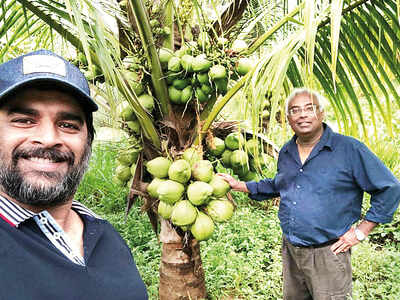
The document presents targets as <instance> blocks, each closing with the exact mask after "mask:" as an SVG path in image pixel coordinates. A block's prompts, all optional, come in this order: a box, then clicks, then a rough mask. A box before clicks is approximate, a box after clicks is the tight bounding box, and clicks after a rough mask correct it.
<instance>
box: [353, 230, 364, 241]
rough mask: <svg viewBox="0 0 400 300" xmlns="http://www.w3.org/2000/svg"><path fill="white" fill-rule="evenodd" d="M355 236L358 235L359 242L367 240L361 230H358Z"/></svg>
mask: <svg viewBox="0 0 400 300" xmlns="http://www.w3.org/2000/svg"><path fill="white" fill-rule="evenodd" d="M355 234H356V238H357V240H359V241H362V240H363V239H365V235H364V233H362V232H361V231H360V230H358V229H356V230H355Z"/></svg>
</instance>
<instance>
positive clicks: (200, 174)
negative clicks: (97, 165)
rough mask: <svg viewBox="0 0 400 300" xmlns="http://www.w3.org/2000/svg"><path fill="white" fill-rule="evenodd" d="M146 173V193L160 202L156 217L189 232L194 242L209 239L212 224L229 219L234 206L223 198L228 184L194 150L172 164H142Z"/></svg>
mask: <svg viewBox="0 0 400 300" xmlns="http://www.w3.org/2000/svg"><path fill="white" fill-rule="evenodd" d="M146 169H147V171H148V172H149V173H150V174H151V175H152V176H153V180H152V181H151V182H150V184H149V185H148V186H147V192H148V193H149V195H150V196H151V197H153V198H157V199H158V200H160V201H159V205H158V214H159V215H160V216H161V217H162V218H164V219H168V220H170V221H171V222H172V224H174V225H175V226H177V227H179V228H181V229H182V230H183V231H190V232H191V234H192V235H193V236H194V238H195V239H197V240H198V241H203V240H207V239H208V238H210V237H211V236H212V234H213V232H214V229H215V223H216V222H217V223H218V222H225V221H227V220H229V219H230V218H231V217H232V215H233V211H234V206H233V204H232V202H231V201H229V200H228V199H227V197H226V194H227V193H228V192H229V190H230V186H229V184H228V183H227V182H226V181H225V180H223V179H222V178H221V177H219V176H218V175H216V174H215V173H214V168H213V165H212V163H211V162H210V161H209V160H203V159H202V157H201V155H200V154H199V153H198V152H197V151H196V150H195V149H194V148H189V149H187V150H186V151H185V152H184V153H183V156H182V157H181V158H179V159H177V160H175V161H171V160H170V159H168V158H166V157H162V156H160V157H156V158H154V159H152V160H150V161H148V162H147V163H146Z"/></svg>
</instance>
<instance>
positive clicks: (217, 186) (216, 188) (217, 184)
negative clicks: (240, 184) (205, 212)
mask: <svg viewBox="0 0 400 300" xmlns="http://www.w3.org/2000/svg"><path fill="white" fill-rule="evenodd" d="M209 184H210V185H211V186H212V188H213V196H215V197H217V198H220V197H223V196H225V195H226V193H227V192H229V190H230V189H231V186H230V185H229V183H228V182H226V181H225V180H224V179H222V178H221V177H220V176H218V175H214V176H213V178H212V179H211V181H210V182H209Z"/></svg>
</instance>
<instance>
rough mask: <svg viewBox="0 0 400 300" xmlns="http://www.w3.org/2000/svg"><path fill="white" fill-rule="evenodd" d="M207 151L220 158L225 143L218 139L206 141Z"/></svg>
mask: <svg viewBox="0 0 400 300" xmlns="http://www.w3.org/2000/svg"><path fill="white" fill-rule="evenodd" d="M207 148H208V151H209V152H210V153H211V154H212V155H215V156H220V155H221V154H222V153H223V152H224V150H225V142H224V140H222V139H220V138H219V137H213V138H211V139H208V140H207Z"/></svg>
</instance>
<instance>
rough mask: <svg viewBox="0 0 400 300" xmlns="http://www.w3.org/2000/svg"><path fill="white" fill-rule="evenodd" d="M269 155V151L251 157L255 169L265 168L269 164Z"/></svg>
mask: <svg viewBox="0 0 400 300" xmlns="http://www.w3.org/2000/svg"><path fill="white" fill-rule="evenodd" d="M268 161H269V156H268V154H267V153H260V154H259V155H258V156H256V157H253V158H252V159H250V166H251V167H252V168H253V169H254V170H257V169H263V168H265V167H266V166H267V163H268Z"/></svg>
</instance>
